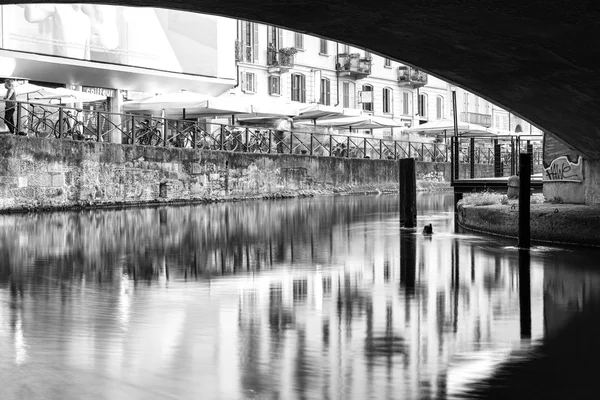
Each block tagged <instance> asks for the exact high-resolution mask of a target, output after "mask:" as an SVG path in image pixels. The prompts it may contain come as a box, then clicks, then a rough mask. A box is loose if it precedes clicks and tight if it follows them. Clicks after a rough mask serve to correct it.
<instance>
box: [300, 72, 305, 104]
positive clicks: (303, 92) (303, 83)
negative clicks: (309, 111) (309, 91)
mask: <svg viewBox="0 0 600 400" xmlns="http://www.w3.org/2000/svg"><path fill="white" fill-rule="evenodd" d="M301 76H302V78H301V79H300V81H301V82H302V84H301V86H300V90H301V91H302V95H301V96H302V97H301V100H300V101H301V102H302V103H306V77H305V76H304V75H301Z"/></svg>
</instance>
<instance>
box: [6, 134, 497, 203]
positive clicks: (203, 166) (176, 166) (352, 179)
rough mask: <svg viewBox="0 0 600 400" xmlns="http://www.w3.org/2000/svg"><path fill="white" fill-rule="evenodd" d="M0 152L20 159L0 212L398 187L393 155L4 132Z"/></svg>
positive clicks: (423, 166) (427, 173) (428, 166)
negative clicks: (236, 149) (214, 148)
mask: <svg viewBox="0 0 600 400" xmlns="http://www.w3.org/2000/svg"><path fill="white" fill-rule="evenodd" d="M0 152H2V153H4V154H6V155H7V156H6V157H8V158H7V160H9V162H10V163H12V162H13V160H14V161H15V162H18V163H19V164H20V171H22V172H21V175H19V176H8V177H6V176H4V177H2V178H0V198H1V199H4V200H3V202H2V204H4V205H5V206H3V207H0V211H3V210H4V211H6V210H9V209H30V208H36V207H37V208H40V207H44V208H56V207H61V208H64V207H78V206H82V205H85V206H102V205H109V204H118V205H127V204H139V203H148V202H157V201H192V200H194V201H196V200H206V201H214V200H218V199H236V198H257V197H274V196H292V195H305V194H306V193H312V194H333V193H335V192H344V191H349V192H361V193H362V192H380V191H384V190H386V191H389V190H398V184H397V182H398V163H397V162H396V161H394V160H371V159H359V158H329V157H308V156H297V155H289V154H244V153H229V152H210V151H203V150H194V149H185V150H181V149H173V148H163V147H161V148H152V147H142V146H130V145H118V144H110V143H85V142H77V141H62V140H52V139H40V138H22V137H16V136H9V135H6V136H3V137H1V138H0ZM155 166H157V168H155ZM416 166H417V181H418V182H426V181H430V182H431V183H430V184H425V185H420V186H419V187H420V188H421V189H422V190H431V189H434V188H438V187H440V185H441V184H442V183H443V182H440V179H442V177H449V175H450V173H449V164H437V165H433V164H432V163H416ZM480 168H481V169H482V170H483V169H485V168H489V166H477V169H478V170H479V169H480ZM48 171H53V172H48ZM56 171H60V172H56ZM432 177H434V178H432ZM161 185H164V186H163V189H162V191H161ZM442 186H443V185H442Z"/></svg>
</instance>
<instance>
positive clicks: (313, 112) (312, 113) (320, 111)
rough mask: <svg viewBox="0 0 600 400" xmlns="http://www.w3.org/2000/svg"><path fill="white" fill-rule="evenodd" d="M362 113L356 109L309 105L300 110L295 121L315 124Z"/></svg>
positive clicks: (316, 104)
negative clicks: (323, 120)
mask: <svg viewBox="0 0 600 400" xmlns="http://www.w3.org/2000/svg"><path fill="white" fill-rule="evenodd" d="M359 115H361V111H360V110H358V109H355V108H343V107H335V106H326V105H323V104H319V103H313V104H309V105H307V106H306V107H302V108H300V113H299V114H298V115H297V116H296V117H294V121H305V120H310V121H313V123H314V122H315V121H316V120H321V119H327V118H338V117H342V116H355V117H357V116H359Z"/></svg>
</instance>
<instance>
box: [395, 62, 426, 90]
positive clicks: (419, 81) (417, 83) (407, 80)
mask: <svg viewBox="0 0 600 400" xmlns="http://www.w3.org/2000/svg"><path fill="white" fill-rule="evenodd" d="M425 85H427V74H426V73H425V72H423V71H419V70H418V69H416V68H413V67H408V66H401V67H398V86H410V87H421V86H425Z"/></svg>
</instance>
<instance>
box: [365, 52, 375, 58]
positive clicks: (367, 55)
mask: <svg viewBox="0 0 600 400" xmlns="http://www.w3.org/2000/svg"><path fill="white" fill-rule="evenodd" d="M365 59H366V60H371V59H373V55H372V54H371V52H370V51H366V50H365Z"/></svg>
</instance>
